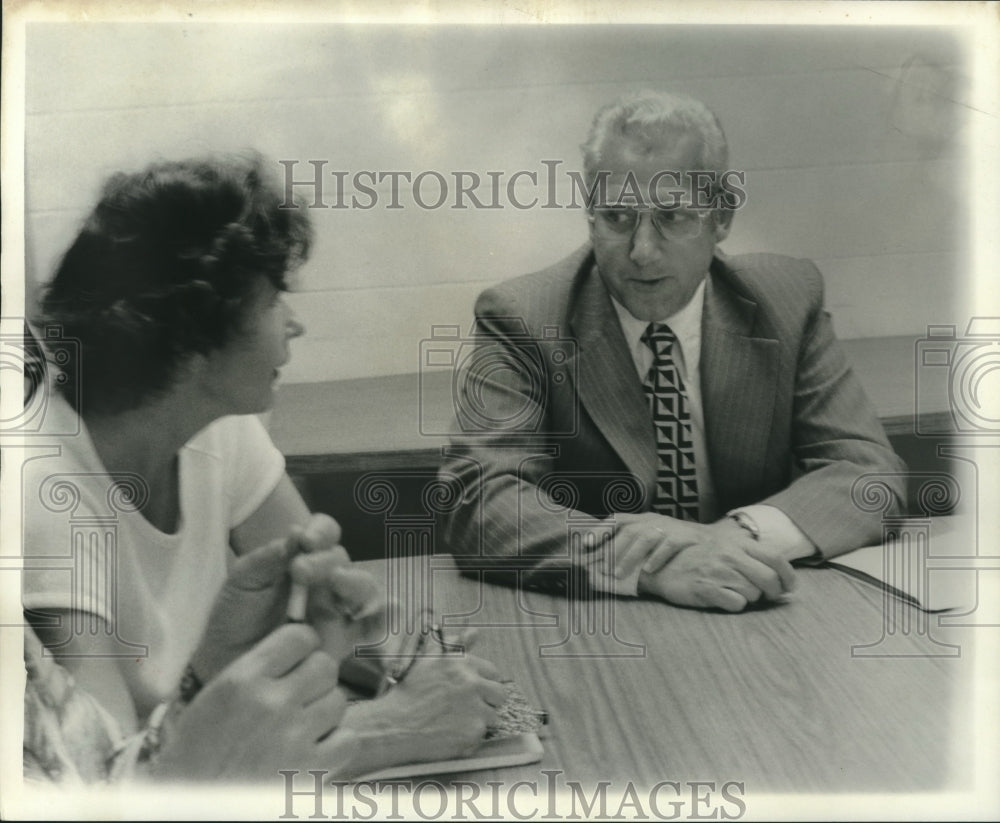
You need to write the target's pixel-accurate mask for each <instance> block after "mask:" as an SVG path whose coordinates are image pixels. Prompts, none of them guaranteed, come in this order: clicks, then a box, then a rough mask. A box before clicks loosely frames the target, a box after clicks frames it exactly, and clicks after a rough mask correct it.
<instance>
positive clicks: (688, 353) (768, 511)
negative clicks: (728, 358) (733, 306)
mask: <svg viewBox="0 0 1000 823" xmlns="http://www.w3.org/2000/svg"><path fill="white" fill-rule="evenodd" d="M710 288H711V281H710V279H709V278H708V277H707V276H706V277H705V279H704V280H702V282H701V284H700V285H699V286H698V288H697V289H696V290H695V293H694V295H693V296H692V298H691V300H689V301H688V304H687V305H686V306H684V308H682V309H681V310H680V311H678V312H676V313H674V314H672V315H670V317H665V318H662V319H659V320H657V321H655V322H657V323H666V324H667V325H668V326H669V327H670V330H671V331H672V332H673V333H674V336H675V337H676V338H677V340H676V342H675V343H674V345H673V348H672V350H671V354H672V356H673V359H674V363H675V365H676V367H677V371H678V372H679V374H680V376H681V380H683V381H684V391H685V394H686V395H687V399H688V412H689V414H690V417H691V444H692V446H693V448H694V458H695V475H696V478H697V482H698V511H699V519H700V520H701V522H702V523H712V522H714V521H716V520H718V519H719V518H720V517H722V516H723V515H724V514H732V513H733V512H721V511H719V504H718V499H717V498H716V494H715V486H714V484H713V483H712V473H711V470H710V467H709V462H708V449H707V447H706V444H705V412H704V408H703V406H702V402H701V320H702V310H703V309H704V306H705V292H706V290H707V289H710ZM611 302H612V303H613V304H614V307H615V311H616V312H617V314H618V320H619V322H620V323H621V327H622V333H623V334H624V335H625V341H626V342H627V343H628V347H629V353H630V354H631V355H632V360H633V362H634V363H635V369H636V372H637V373H638V375H639V380H640V381H644V380H645V379H646V376H647V375H648V374H649V369H650V367H651V366H652V365H653V351H652V349H650V348H649V346H647V345H646V344H645V343H643V342H642V335H643V333H644V332H645V331H646V328H647V327H648V326H649V324H650V322H651V321H649V320H639V319H638V318H636V317H634V316H633V315H632V314H631V312H629V310H628V309H626V308H625V307H624V306H623V305H621V303H619V302H618V301H617V300H615V299H614V297H612V298H611ZM733 511H734V512H735V511H740V512H744V513H746V514H747V516H749V517H750V518H751V519H752V520H753V521H754V523H756V525H757V528H758V529H759V531H760V542H761V544H762V547H765V548H768V549H771V550H773V551H775V552H777V553H780V554H781V555H782V556H783V557H785V558H787V559H789V560H792V559H795V558H798V557H806V556H808V555H810V554H812V553H813V551H814V550H815V547H814V546H813V544H812V541H810V540H809V538H808V537H806V536H805V535H804V534H803V533H802V531H801V530H800V529H799V527H798V526H796V525H795V524H794V523H793V522H792V521H791V519H790V518H789V517H788V515H786V514H785V513H784V512H783V511H781V510H780V509H778V508H775V507H774V506H768V505H765V504H755V505H752V506H741V507H740V508H739V509H734V510H733ZM638 578H639V570H638V569H637V570H636V571H635V572H634V573H633V574H630V575H628V577H627V578H623V579H622V580H620V581H618V583H617V585H616V586H615V589H616V591H617V592H618V593H620V594H635V593H636V590H637V586H638Z"/></svg>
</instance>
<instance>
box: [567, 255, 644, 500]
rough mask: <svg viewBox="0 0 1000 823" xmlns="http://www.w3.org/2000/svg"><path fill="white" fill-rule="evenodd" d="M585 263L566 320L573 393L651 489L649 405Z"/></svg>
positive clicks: (602, 292)
mask: <svg viewBox="0 0 1000 823" xmlns="http://www.w3.org/2000/svg"><path fill="white" fill-rule="evenodd" d="M593 264H594V258H593V255H589V256H588V257H587V259H586V260H585V261H584V264H583V265H584V267H586V269H587V271H581V278H580V279H581V287H580V290H579V291H578V293H577V300H576V303H575V306H574V310H573V313H572V315H571V317H570V322H571V324H572V326H573V332H574V334H575V336H576V341H577V345H578V346H579V352H578V354H577V365H578V369H577V375H576V376H577V394H578V396H579V398H580V402H581V403H582V404H583V406H584V408H585V409H586V410H587V413H588V414H589V415H590V417H591V419H592V420H593V421H594V424H595V425H596V426H597V428H598V429H599V430H600V432H601V434H603V435H604V437H605V438H606V439H607V441H608V442H609V443H610V444H611V447H612V448H613V449H614V450H615V451H616V452H617V453H618V456H619V457H621V459H622V461H623V462H624V463H625V465H626V466H627V467H628V469H629V471H631V472H632V473H633V474H634V475H636V477H638V478H639V479H640V480H641V481H642V483H643V485H644V486H645V487H646V490H647V493H651V492H652V490H653V487H654V485H655V482H656V439H655V436H654V434H653V424H652V419H651V417H650V414H649V411H648V409H649V406H648V402H647V400H646V396H645V394H644V393H643V390H642V384H641V382H640V381H639V376H638V375H637V374H636V370H635V363H634V362H633V360H632V356H631V355H630V354H629V351H628V344H627V343H626V342H625V336H624V334H623V333H622V329H621V324H620V323H619V322H618V315H617V314H615V310H614V306H613V305H612V303H611V298H610V297H609V296H608V292H607V289H606V288H605V286H604V283H603V282H602V281H601V279H600V276H598V275H597V273H596V272H595V271H594V270H593Z"/></svg>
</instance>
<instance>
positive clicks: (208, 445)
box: [184, 414, 275, 459]
mask: <svg viewBox="0 0 1000 823" xmlns="http://www.w3.org/2000/svg"><path fill="white" fill-rule="evenodd" d="M184 448H185V450H188V451H192V452H198V453H201V454H206V455H211V456H213V457H218V458H221V459H228V458H231V457H233V456H236V455H239V454H240V453H241V452H243V451H246V450H248V449H254V450H256V449H261V448H268V449H273V448H275V446H274V444H273V443H272V442H271V436H270V435H269V434H268V433H267V429H266V428H265V427H264V423H263V421H262V420H261V419H260V417H258V416H257V415H256V414H231V415H227V416H226V417H220V418H219V419H218V420H214V421H212V422H211V423H209V424H208V425H207V426H205V428H203V429H202V430H201V431H199V432H198V433H197V434H196V435H195V436H194V437H192V438H191V439H190V440H189V441H188V442H187V443H186V444H185V446H184Z"/></svg>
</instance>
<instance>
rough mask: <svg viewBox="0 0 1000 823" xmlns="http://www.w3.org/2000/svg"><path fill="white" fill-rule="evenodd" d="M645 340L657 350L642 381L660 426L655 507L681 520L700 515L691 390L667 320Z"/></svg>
mask: <svg viewBox="0 0 1000 823" xmlns="http://www.w3.org/2000/svg"><path fill="white" fill-rule="evenodd" d="M641 339H642V342H643V343H645V344H646V345H647V346H649V348H650V349H652V352H653V365H652V366H651V367H650V369H649V374H648V375H646V379H645V381H644V382H643V384H642V387H643V389H644V390H645V392H646V397H647V398H648V400H649V406H650V409H651V410H652V413H653V428H654V429H655V430H656V454H657V456H658V457H659V461H658V465H657V469H656V499H655V500H654V501H653V511H655V512H658V513H659V514H665V515H668V516H669V517H676V518H678V519H680V520H697V519H698V480H697V477H696V475H695V470H694V446H693V445H692V443H691V414H690V412H689V411H688V400H687V394H686V393H685V391H684V383H683V381H682V380H681V376H680V373H679V372H678V371H677V365H676V364H675V363H674V359H673V357H672V356H671V353H670V352H671V349H672V348H673V345H674V341H675V340H676V339H677V338H676V336H675V335H674V333H673V332H672V331H671V330H670V327H669V326H667V325H666V324H664V323H650V324H649V326H648V327H647V328H646V331H645V332H643V334H642V338H641Z"/></svg>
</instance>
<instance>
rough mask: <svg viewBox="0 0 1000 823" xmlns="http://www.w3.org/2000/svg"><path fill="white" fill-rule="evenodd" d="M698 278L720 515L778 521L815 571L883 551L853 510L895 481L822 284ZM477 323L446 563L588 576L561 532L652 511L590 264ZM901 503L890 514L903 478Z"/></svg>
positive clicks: (458, 437)
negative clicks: (862, 482)
mask: <svg viewBox="0 0 1000 823" xmlns="http://www.w3.org/2000/svg"><path fill="white" fill-rule="evenodd" d="M709 277H710V278H711V284H710V285H711V288H710V289H708V290H707V291H706V295H705V306H704V312H703V317H702V354H701V366H700V372H701V389H702V398H703V406H704V415H705V433H706V446H707V450H708V456H709V463H710V469H711V473H712V478H713V482H714V485H715V488H716V493H717V496H718V503H719V506H720V507H721V509H722V510H723V511H727V510H729V509H731V508H734V507H737V506H741V505H747V504H750V503H758V502H763V503H767V504H769V505H773V506H775V507H777V508H778V509H780V510H781V511H783V512H784V513H785V514H787V515H788V516H789V517H790V518H791V520H792V521H793V522H794V523H795V524H796V525H797V526H798V527H799V528H800V529H801V530H802V531H803V532H804V533H805V534H806V536H808V537H809V539H810V540H812V542H813V543H814V544H815V545H816V546H817V547H818V549H819V550H820V552H821V553H822V554H823V555H824V556H825V557H830V556H833V555H836V554H838V553H841V552H844V551H847V550H850V549H853V548H857V547H859V546H862V545H866V544H870V543H872V542H877V541H878V540H879V539H880V536H881V523H880V519H879V516H878V515H870V514H864V513H862V512H861V511H860V510H859V509H858V508H857V507H856V506H855V505H854V504H853V503H852V501H851V487H852V484H853V483H854V481H855V480H856V479H857V478H858V477H859V476H860V475H863V474H865V473H867V472H902V471H903V470H905V466H904V465H903V463H902V461H900V460H899V458H898V457H897V456H896V455H895V454H894V453H893V451H892V449H891V447H890V446H889V443H888V441H887V440H886V437H885V433H884V431H883V429H882V426H881V424H880V422H879V420H878V418H877V416H876V414H875V412H874V410H873V408H872V406H871V404H870V403H869V401H868V399H867V398H866V397H865V394H864V392H863V390H862V388H861V385H860V384H859V382H858V380H857V378H856V377H855V375H854V374H853V372H852V371H851V368H850V367H849V365H848V364H847V361H846V359H845V357H844V354H843V352H842V350H841V348H840V346H839V344H838V343H837V341H836V339H835V337H834V334H833V329H832V326H831V323H830V318H829V315H828V314H827V313H826V312H825V311H824V310H823V282H822V278H821V275H820V273H819V271H818V270H817V269H816V267H815V266H814V265H813V264H812V263H811V262H809V261H805V260H797V259H793V258H788V257H780V256H777V255H746V256H739V257H726V256H723V255H721V254H720V255H717V256H716V257H715V259H714V260H713V261H712V265H711V268H710V272H709ZM476 323H477V326H476V331H477V333H476V335H475V337H474V339H475V348H474V350H473V352H472V354H471V356H469V357H465V358H463V359H464V360H465V361H466V363H468V364H470V365H469V366H468V368H467V371H466V372H465V373H464V377H463V379H461V380H459V381H458V383H457V388H456V391H457V392H458V394H457V396H456V398H455V400H456V412H457V424H456V428H455V431H454V434H453V436H452V440H451V446H450V449H449V451H448V455H447V457H446V459H445V461H444V463H443V465H442V469H441V473H442V477H444V478H445V479H447V480H449V481H450V482H453V483H455V482H458V483H460V484H461V487H462V491H463V494H462V499H461V502H460V504H459V505H458V506H457V508H455V509H454V510H453V511H451V512H450V513H449V514H448V515H447V517H446V519H445V523H444V536H445V540H446V543H447V545H448V548H449V549H450V550H451V551H452V552H453V554H455V556H456V560H457V561H458V563H459V565H462V566H465V567H466V568H469V569H472V568H482V567H483V566H485V567H487V568H490V567H491V566H505V565H514V566H517V567H521V568H524V567H529V568H531V569H532V570H541V569H545V568H553V567H555V568H560V567H565V566H566V565H572V566H577V565H579V566H580V567H581V568H585V563H582V562H580V561H579V558H578V556H577V554H576V553H574V552H571V551H570V550H569V548H568V546H569V545H570V544H571V543H572V542H573V538H572V534H571V533H572V532H573V531H574V530H576V532H577V533H580V532H581V531H586V530H588V529H590V530H593V531H594V532H595V533H596V534H598V535H600V534H603V533H606V530H607V529H608V525H607V523H604V524H603V525H602V523H601V520H602V519H603V518H605V517H606V516H607V515H608V514H610V513H612V512H614V511H619V512H621V511H645V510H648V509H649V507H650V501H651V500H652V499H653V492H654V489H655V482H656V461H657V455H656V443H655V435H654V432H653V426H652V422H651V419H650V415H649V410H648V405H647V401H646V398H645V396H644V394H643V391H642V385H641V382H640V380H639V379H638V376H637V375H636V372H635V366H634V364H633V362H632V359H631V356H630V354H629V351H628V347H627V344H626V342H625V338H624V335H623V334H622V330H621V326H620V324H619V322H618V318H617V315H616V314H615V312H614V309H613V306H612V303H611V300H610V297H609V295H608V292H607V289H606V288H605V286H604V284H603V282H602V280H601V279H600V276H599V275H598V274H597V272H596V270H595V268H594V256H593V252H592V250H591V249H590V248H589V247H585V248H583V249H580V250H578V251H577V252H576V253H574V254H573V255H571V256H570V257H569V258H567V259H566V260H563V261H562V262H560V263H558V264H556V265H554V266H552V267H551V268H549V269H546V270H544V271H541V272H538V273H535V274H530V275H526V276H523V277H519V278H516V279H514V280H509V281H506V282H504V283H502V284H500V285H499V286H497V287H495V288H492V289H489V290H487V291H485V292H484V293H483V294H482V295H480V297H479V299H478V301H477V303H476ZM895 491H896V496H897V504H899V503H901V501H902V500H903V499H904V498H903V494H904V492H903V482H902V478H900V479H899V483H898V487H897V488H896V489H895ZM602 529H603V531H602ZM504 557H506V558H516V559H515V560H513V561H512V562H510V561H508V562H503V561H502V560H501V558H504ZM497 561H499V562H497ZM540 577H545V575H542V576H540Z"/></svg>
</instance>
